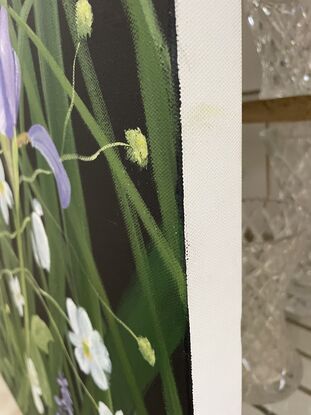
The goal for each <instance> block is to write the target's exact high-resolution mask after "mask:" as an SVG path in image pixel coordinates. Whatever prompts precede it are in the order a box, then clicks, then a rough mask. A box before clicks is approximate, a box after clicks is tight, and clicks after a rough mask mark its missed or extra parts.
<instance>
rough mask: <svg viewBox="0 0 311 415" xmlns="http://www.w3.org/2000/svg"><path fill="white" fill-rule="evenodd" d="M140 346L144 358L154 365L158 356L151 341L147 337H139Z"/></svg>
mask: <svg viewBox="0 0 311 415" xmlns="http://www.w3.org/2000/svg"><path fill="white" fill-rule="evenodd" d="M137 342H138V348H139V351H140V353H141V354H142V356H143V358H144V359H145V360H146V361H147V362H148V363H149V365H150V366H152V367H153V366H154V364H155V361H156V357H155V351H154V350H153V348H152V346H151V344H150V341H149V340H148V339H147V338H146V337H138V339H137Z"/></svg>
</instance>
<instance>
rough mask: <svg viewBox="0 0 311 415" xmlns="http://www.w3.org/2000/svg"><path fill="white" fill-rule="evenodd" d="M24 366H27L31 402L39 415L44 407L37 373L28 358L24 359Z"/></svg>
mask: <svg viewBox="0 0 311 415" xmlns="http://www.w3.org/2000/svg"><path fill="white" fill-rule="evenodd" d="M26 365H27V372H28V379H29V382H30V386H31V393H32V398H33V402H34V404H35V407H36V409H37V411H38V412H39V414H43V413H44V406H43V402H42V390H41V387H40V383H39V378H38V373H37V370H36V368H35V365H34V363H33V361H32V359H30V358H29V357H27V359H26Z"/></svg>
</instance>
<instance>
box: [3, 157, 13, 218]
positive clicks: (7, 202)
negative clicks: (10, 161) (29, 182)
mask: <svg viewBox="0 0 311 415" xmlns="http://www.w3.org/2000/svg"><path fill="white" fill-rule="evenodd" d="M12 206H13V195H12V191H11V189H10V186H9V185H8V183H7V182H6V181H5V174H4V168H3V164H2V161H1V159H0V210H1V213H2V216H3V220H4V222H5V223H6V224H7V225H8V224H9V208H10V209H11V208H12Z"/></svg>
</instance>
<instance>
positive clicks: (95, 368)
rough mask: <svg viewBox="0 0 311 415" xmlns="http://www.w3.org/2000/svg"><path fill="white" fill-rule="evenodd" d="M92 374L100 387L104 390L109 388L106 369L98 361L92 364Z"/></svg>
mask: <svg viewBox="0 0 311 415" xmlns="http://www.w3.org/2000/svg"><path fill="white" fill-rule="evenodd" d="M91 376H92V378H93V380H94V382H95V383H96V385H97V386H98V387H99V389H101V390H103V391H106V390H108V389H109V383H108V379H107V375H106V373H105V372H104V370H103V369H102V368H101V367H100V366H99V365H98V364H97V363H96V361H93V362H92V364H91Z"/></svg>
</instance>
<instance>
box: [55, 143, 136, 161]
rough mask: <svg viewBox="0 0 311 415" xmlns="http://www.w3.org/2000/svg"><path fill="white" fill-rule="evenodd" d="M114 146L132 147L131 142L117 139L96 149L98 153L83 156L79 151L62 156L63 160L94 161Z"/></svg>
mask: <svg viewBox="0 0 311 415" xmlns="http://www.w3.org/2000/svg"><path fill="white" fill-rule="evenodd" d="M114 147H131V146H130V145H129V144H126V143H122V142H121V141H116V142H115V143H111V144H106V145H104V146H103V147H101V148H100V149H99V150H97V151H96V153H94V154H92V155H90V156H81V155H79V154H77V153H74V154H64V155H63V156H62V157H61V160H62V161H69V160H80V161H94V160H96V159H97V157H98V156H99V155H100V154H101V153H103V152H104V151H106V150H108V149H109V148H114Z"/></svg>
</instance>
